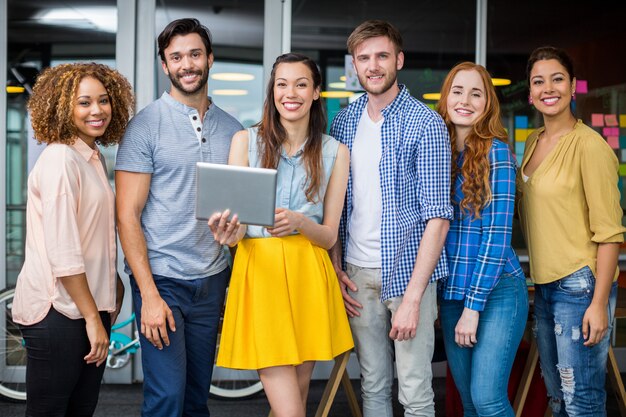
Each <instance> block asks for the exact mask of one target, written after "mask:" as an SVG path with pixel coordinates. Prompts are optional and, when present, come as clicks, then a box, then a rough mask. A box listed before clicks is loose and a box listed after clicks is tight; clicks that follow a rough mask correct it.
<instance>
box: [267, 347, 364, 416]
mask: <svg viewBox="0 0 626 417" xmlns="http://www.w3.org/2000/svg"><path fill="white" fill-rule="evenodd" d="M350 352H352V351H351V350H349V351H347V352H344V353H342V354H341V355H339V356H337V357H336V358H335V366H333V369H332V371H331V373H330V377H329V378H328V382H327V383H326V388H324V393H323V394H322V399H321V400H320V404H319V405H318V407H317V411H316V413H315V417H327V416H328V413H329V412H330V408H331V406H332V405H333V401H334V400H335V395H337V390H338V389H339V384H341V385H342V386H343V390H344V391H345V393H346V396H347V397H348V405H349V406H350V411H351V413H352V417H363V415H362V414H361V408H360V407H359V402H358V400H357V398H356V394H355V393H354V389H353V388H352V383H351V382H350V377H349V376H348V370H347V369H346V366H347V365H348V361H349V360H350ZM269 417H273V414H272V412H271V411H270V414H269Z"/></svg>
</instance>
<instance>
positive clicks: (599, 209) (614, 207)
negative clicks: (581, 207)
mask: <svg viewBox="0 0 626 417" xmlns="http://www.w3.org/2000/svg"><path fill="white" fill-rule="evenodd" d="M580 154H581V176H582V182H583V187H584V191H585V199H586V202H587V206H588V208H589V228H590V230H591V234H592V236H591V240H592V241H593V242H595V243H622V242H623V241H624V232H626V228H624V227H623V226H622V216H623V210H622V208H621V206H620V193H619V190H618V188H617V181H618V177H617V171H618V161H617V157H616V156H615V154H614V153H613V150H612V149H611V148H609V146H608V145H607V144H606V143H605V142H604V141H602V139H600V138H598V139H596V138H589V140H586V141H584V143H583V151H582V152H581V153H580Z"/></svg>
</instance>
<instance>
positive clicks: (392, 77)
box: [357, 71, 398, 95]
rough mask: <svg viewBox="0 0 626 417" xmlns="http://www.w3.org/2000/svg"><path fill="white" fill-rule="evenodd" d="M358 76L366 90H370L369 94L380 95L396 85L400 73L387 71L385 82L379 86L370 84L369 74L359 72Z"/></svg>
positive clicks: (384, 77)
mask: <svg viewBox="0 0 626 417" xmlns="http://www.w3.org/2000/svg"><path fill="white" fill-rule="evenodd" d="M357 77H358V78H359V82H360V83H361V86H362V87H363V89H364V90H365V91H366V92H368V93H369V94H375V95H378V94H384V93H386V92H387V91H389V89H391V87H393V86H394V85H395V83H396V80H397V79H398V73H397V72H396V71H393V72H388V73H386V74H385V75H384V76H383V80H384V82H383V83H382V84H380V85H377V86H371V85H368V83H367V75H361V74H358V73H357Z"/></svg>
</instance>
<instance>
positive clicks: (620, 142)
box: [619, 136, 626, 149]
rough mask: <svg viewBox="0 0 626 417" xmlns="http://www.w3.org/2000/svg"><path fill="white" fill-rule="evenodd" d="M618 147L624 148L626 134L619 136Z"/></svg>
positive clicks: (625, 146)
mask: <svg viewBox="0 0 626 417" xmlns="http://www.w3.org/2000/svg"><path fill="white" fill-rule="evenodd" d="M619 147H620V148H622V149H626V136H620V137H619Z"/></svg>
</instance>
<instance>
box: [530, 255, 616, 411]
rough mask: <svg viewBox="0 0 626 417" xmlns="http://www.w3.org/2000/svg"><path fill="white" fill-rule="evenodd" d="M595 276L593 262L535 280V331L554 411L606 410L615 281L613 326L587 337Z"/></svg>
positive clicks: (610, 310) (613, 296)
mask: <svg viewBox="0 0 626 417" xmlns="http://www.w3.org/2000/svg"><path fill="white" fill-rule="evenodd" d="M595 282H596V280H595V278H594V276H593V273H592V272H591V269H589V267H587V266H586V267H584V268H582V269H579V270H578V271H576V272H574V273H573V274H571V275H568V276H566V277H565V278H561V279H560V280H558V281H554V282H551V283H549V284H540V285H535V319H536V321H535V328H534V330H535V336H536V339H537V349H538V350H539V361H540V364H541V371H542V373H543V379H544V381H545V384H546V388H547V390H548V397H549V398H550V406H551V407H552V414H553V416H554V417H565V416H568V415H569V416H572V417H573V416H606V391H605V390H604V384H605V375H606V359H607V356H608V352H609V342H610V334H611V329H612V328H613V318H614V316H615V302H616V299H617V283H613V287H612V289H611V294H610V296H609V304H608V306H607V308H608V316H609V331H608V332H607V334H606V336H605V337H604V339H602V341H601V342H600V343H598V344H597V345H595V346H591V347H587V346H584V345H583V343H584V342H585V340H584V339H583V335H582V322H583V316H584V315H585V311H586V310H587V308H588V307H589V305H590V304H591V300H592V298H593V293H594V289H595Z"/></svg>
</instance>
